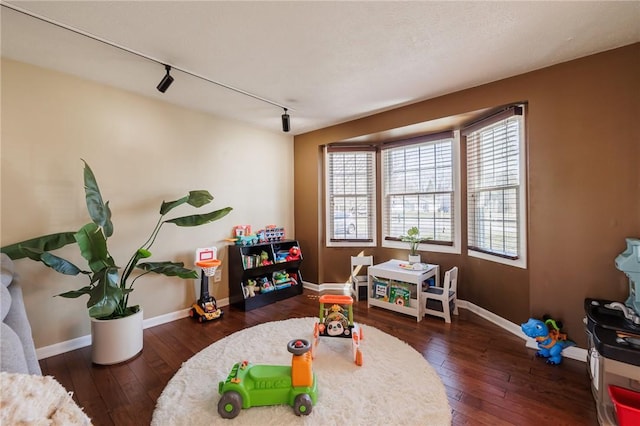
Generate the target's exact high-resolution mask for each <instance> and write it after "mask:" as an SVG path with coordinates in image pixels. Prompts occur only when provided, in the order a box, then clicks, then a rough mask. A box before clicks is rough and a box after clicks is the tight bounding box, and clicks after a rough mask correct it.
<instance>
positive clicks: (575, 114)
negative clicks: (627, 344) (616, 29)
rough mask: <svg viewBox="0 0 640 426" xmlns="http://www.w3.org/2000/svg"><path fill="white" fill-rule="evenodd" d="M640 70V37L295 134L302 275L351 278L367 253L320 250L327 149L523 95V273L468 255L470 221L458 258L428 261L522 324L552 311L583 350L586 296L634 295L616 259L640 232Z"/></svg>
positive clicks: (478, 300)
mask: <svg viewBox="0 0 640 426" xmlns="http://www.w3.org/2000/svg"><path fill="white" fill-rule="evenodd" d="M639 75H640V44H634V45H630V46H626V47H624V48H620V49H616V50H612V51H609V52H604V53H601V54H598V55H593V56H589V57H585V58H581V59H578V60H574V61H571V62H567V63H563V64H559V65H556V66H553V67H549V68H545V69H541V70H538V71H535V72H531V73H527V74H523V75H520V76H516V77H512V78H509V79H506V80H501V81H497V82H494V83H491V84H486V85H483V86H479V87H475V88H472V89H468V90H464V91H460V92H456V93H452V94H449V95H446V96H442V97H439V98H435V99H431V100H427V101H424V102H420V103H417V104H414V105H410V106H406V107H403V108H398V109H395V110H392V111H388V112H385V113H381V114H376V115H373V116H370V117H367V118H363V119H360V120H356V121H352V122H348V123H344V124H341V125H337V126H333V127H330V128H326V129H322V130H318V131H315V132H311V133H307V134H304V135H299V136H297V137H296V138H295V162H296V168H295V181H296V185H295V218H296V235H297V238H298V240H299V241H300V243H301V245H302V246H305V247H307V249H306V252H305V261H304V264H303V265H302V272H303V274H304V277H305V280H307V281H311V282H317V283H323V282H345V281H346V280H347V279H348V274H349V255H350V254H356V253H358V252H360V251H361V250H362V249H358V248H356V249H340V248H326V247H325V245H324V236H323V231H322V229H321V226H319V224H321V223H322V217H321V216H319V212H321V211H322V209H321V208H320V207H321V206H322V202H323V201H322V197H323V195H322V188H321V184H322V181H321V176H322V174H321V170H320V169H319V164H320V158H321V156H320V148H319V147H320V146H322V145H324V144H326V143H330V142H335V141H340V140H345V139H349V138H354V137H358V136H361V135H369V134H373V133H376V132H381V131H385V130H389V129H393V128H397V127H402V126H406V125H410V124H415V123H421V122H425V121H430V120H436V119H439V118H443V117H450V116H455V115H458V114H464V113H467V112H472V111H477V110H482V109H484V108H492V107H496V106H500V105H504V104H508V103H512V102H522V101H526V102H528V114H527V159H528V164H527V173H528V246H529V247H528V254H529V265H528V269H526V270H523V269H519V268H513V267H508V266H505V265H500V264H496V263H492V262H488V261H485V260H480V259H476V258H471V257H468V256H467V255H466V252H465V250H464V247H465V244H466V236H465V233H466V228H464V226H463V239H462V243H463V253H462V254H461V255H451V254H439V253H424V254H423V257H426V258H427V260H428V261H429V262H432V263H439V264H441V265H442V266H443V269H446V268H449V267H450V266H452V265H458V266H460V281H459V292H460V297H461V298H462V299H466V300H468V301H470V302H472V303H474V304H476V305H478V306H480V307H482V308H485V309H487V310H489V311H491V312H493V313H495V314H497V315H500V316H502V317H504V318H506V319H508V320H510V321H513V322H515V323H517V324H519V323H521V322H525V321H526V320H527V318H529V316H536V317H541V316H542V315H543V314H545V313H548V314H550V315H552V316H554V317H555V318H557V319H561V320H562V321H563V322H564V324H565V330H566V331H567V332H568V333H569V337H570V338H573V339H574V340H576V341H577V342H578V343H579V344H580V345H581V346H582V347H584V346H585V343H586V338H585V334H584V327H583V324H582V317H583V316H584V310H583V301H584V298H585V297H598V298H610V299H613V300H622V299H623V298H626V297H627V295H628V286H627V280H626V277H625V276H624V274H622V273H621V272H619V271H618V270H617V269H616V268H615V266H614V259H615V257H616V256H617V255H618V254H619V253H620V252H621V251H622V250H623V249H624V248H625V242H624V238H625V237H630V236H632V237H640V167H639V164H640V137H639V132H638V130H637V129H638V126H637V123H638V121H639V120H640V79H639V78H638V76H639ZM463 152H464V148H463ZM463 160H464V158H463ZM462 184H463V188H464V187H465V182H464V175H463V182H462ZM378 199H380V194H378ZM462 207H463V211H465V209H466V205H465V204H464V202H463V206H462ZM379 235H380V234H379ZM365 251H366V252H367V253H368V254H369V253H371V254H373V255H374V256H375V260H376V262H380V261H384V260H386V259H389V258H391V257H401V258H404V257H406V251H405V252H403V251H402V250H389V249H382V248H381V247H380V243H379V242H378V247H376V248H372V249H366V250H365Z"/></svg>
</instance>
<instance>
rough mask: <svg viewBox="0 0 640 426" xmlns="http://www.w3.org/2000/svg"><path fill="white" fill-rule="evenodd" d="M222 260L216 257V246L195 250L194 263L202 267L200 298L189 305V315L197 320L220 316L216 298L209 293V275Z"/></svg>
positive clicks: (220, 312) (212, 318) (211, 274)
mask: <svg viewBox="0 0 640 426" xmlns="http://www.w3.org/2000/svg"><path fill="white" fill-rule="evenodd" d="M221 264H222V262H221V261H220V260H218V259H216V248H215V247H207V248H201V249H198V250H197V252H196V265H197V266H199V267H200V268H202V271H201V272H200V298H199V299H198V300H197V301H196V302H195V303H194V304H192V305H191V309H189V316H190V317H191V318H194V319H197V320H198V322H204V321H211V320H214V319H218V318H220V317H221V316H222V314H223V312H222V310H221V309H219V308H218V303H217V301H216V298H215V297H213V296H212V295H210V294H209V277H211V276H213V275H215V273H216V270H217V269H218V267H219V266H220V265H221Z"/></svg>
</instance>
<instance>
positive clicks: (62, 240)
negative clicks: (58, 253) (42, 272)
mask: <svg viewBox="0 0 640 426" xmlns="http://www.w3.org/2000/svg"><path fill="white" fill-rule="evenodd" d="M74 234H75V233H74V232H60V233H57V234H50V235H44V236H42V237H38V238H32V239H30V240H26V241H22V242H20V243H16V244H11V245H8V246H4V247H2V248H1V249H0V251H1V252H2V253H6V254H7V256H9V257H10V258H11V259H13V260H18V259H22V258H25V257H28V258H29V259H31V260H41V259H40V254H41V253H42V252H45V251H51V250H56V249H59V248H60V247H64V246H66V245H67V244H71V243H74V242H75V241H76V240H75V238H74ZM28 249H32V250H28Z"/></svg>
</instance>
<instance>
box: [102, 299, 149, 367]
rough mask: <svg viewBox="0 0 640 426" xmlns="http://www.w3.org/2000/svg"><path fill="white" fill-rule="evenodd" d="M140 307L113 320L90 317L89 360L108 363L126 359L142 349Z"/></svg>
mask: <svg viewBox="0 0 640 426" xmlns="http://www.w3.org/2000/svg"><path fill="white" fill-rule="evenodd" d="M142 319H143V316H142V309H140V311H139V312H137V313H135V314H133V315H129V316H128V317H124V318H118V319H113V320H99V319H95V318H91V361H93V362H94V363H95V364H100V365H110V364H117V363H119V362H124V361H127V360H129V359H131V358H133V357H134V356H136V355H137V354H138V353H140V351H141V350H142V330H143V325H142Z"/></svg>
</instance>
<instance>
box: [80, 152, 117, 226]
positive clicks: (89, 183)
mask: <svg viewBox="0 0 640 426" xmlns="http://www.w3.org/2000/svg"><path fill="white" fill-rule="evenodd" d="M82 162H83V163H84V194H85V199H86V202H87V211H88V212H89V216H90V217H91V220H93V223H95V224H96V225H99V226H101V227H102V228H103V229H104V235H105V236H106V237H107V238H109V237H110V236H111V235H113V223H112V222H111V209H110V208H109V202H107V203H106V204H105V203H104V201H103V200H102V195H101V194H100V188H99V187H98V182H97V181H96V177H95V175H94V174H93V171H92V170H91V167H89V165H88V164H87V162H86V161H84V160H82Z"/></svg>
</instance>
